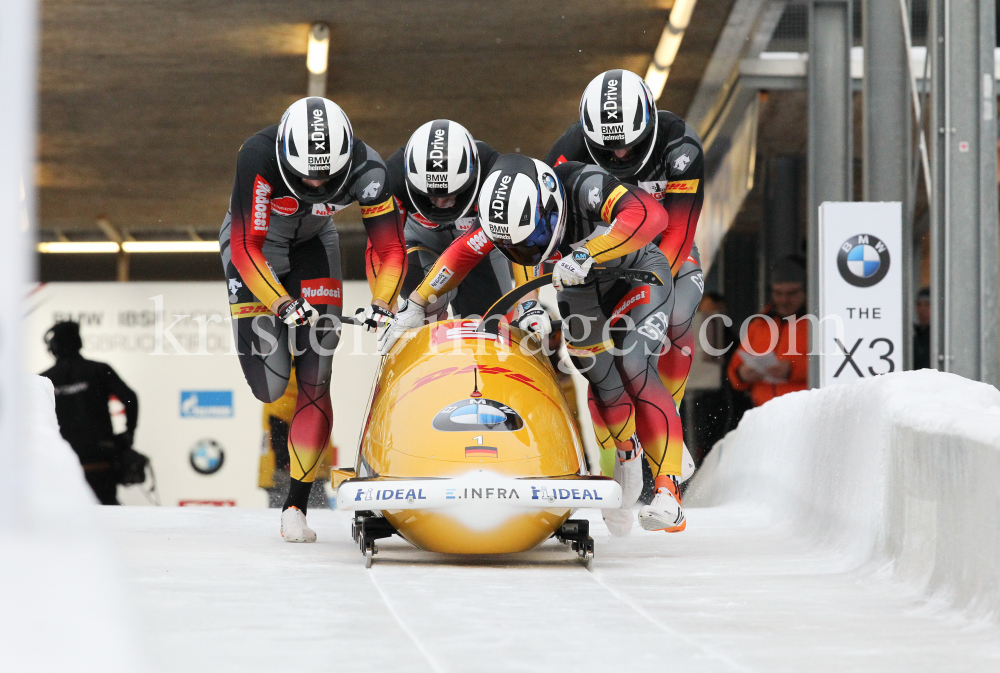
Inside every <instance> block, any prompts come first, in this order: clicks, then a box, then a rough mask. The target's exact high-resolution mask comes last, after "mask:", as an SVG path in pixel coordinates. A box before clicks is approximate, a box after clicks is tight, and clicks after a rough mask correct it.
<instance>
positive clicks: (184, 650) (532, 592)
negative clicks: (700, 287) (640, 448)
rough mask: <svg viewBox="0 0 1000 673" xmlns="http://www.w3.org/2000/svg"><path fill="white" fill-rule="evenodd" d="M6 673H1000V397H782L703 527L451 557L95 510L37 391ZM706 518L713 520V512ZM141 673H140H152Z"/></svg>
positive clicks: (736, 456) (733, 465)
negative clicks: (577, 550) (584, 562)
mask: <svg viewBox="0 0 1000 673" xmlns="http://www.w3.org/2000/svg"><path fill="white" fill-rule="evenodd" d="M27 390H28V393H30V395H31V396H32V400H33V404H32V409H33V416H32V417H31V418H30V419H29V420H30V423H31V425H32V427H34V428H35V431H34V432H35V434H34V437H33V438H32V441H31V444H30V446H29V448H28V461H29V463H30V468H31V469H30V471H29V473H28V475H26V479H25V483H26V485H27V486H28V487H29V488H27V489H26V490H25V492H26V494H27V496H26V500H25V505H26V506H25V507H24V509H23V511H22V513H21V514H22V516H20V517H19V521H20V527H19V528H17V529H15V530H12V531H9V530H0V549H2V552H3V553H2V554H0V582H2V584H0V671H3V672H4V673H6V671H8V670H9V671H17V672H18V673H20V672H21V671H44V672H48V671H53V672H55V671H58V672H60V673H62V672H64V671H73V673H81V672H82V673H89V672H90V671H101V672H102V673H104V672H109V673H112V672H117V671H142V670H152V671H160V672H163V673H168V672H170V673H172V672H174V671H183V672H184V673H188V672H190V673H199V672H202V671H203V672H205V673H208V672H211V673H216V672H220V673H221V672H228V671H231V672H234V673H235V672H240V673H243V672H247V673H253V672H256V671H262V672H263V671H276V670H294V671H297V672H303V673H306V672H311V671H331V670H335V671H340V670H345V671H350V670H362V671H369V670H375V671H407V673H409V672H411V671H414V672H419V671H463V672H464V671H602V672H603V671H618V670H635V671H646V670H651V671H675V670H676V671H684V672H685V673H688V672H700V671H705V672H709V671H711V672H717V671H721V672H727V671H761V672H762V673H763V672H767V673H772V672H779V673H782V672H788V673H802V672H809V673H813V672H818V673H824V672H826V671H830V672H833V671H837V672H838V673H839V672H841V671H863V672H866V671H871V672H872V673H875V672H879V673H882V672H892V671H900V672H904V671H905V672H907V673H909V672H910V671H923V670H939V671H948V672H949V673H950V672H953V671H956V672H961V671H990V672H993V671H998V670H1000V624H998V623H997V614H996V610H995V608H994V606H995V605H996V601H995V598H996V595H997V594H996V587H997V581H998V574H1000V571H998V570H997V569H998V567H1000V563H998V562H997V554H998V550H1000V538H998V536H1000V521H998V517H1000V506H998V502H997V501H998V498H1000V489H998V488H997V484H998V483H1000V392H997V391H996V389H993V388H990V387H988V386H981V385H980V384H974V383H971V382H968V381H964V380H961V379H958V378H957V377H950V376H947V375H943V374H939V373H936V372H916V373H907V374H905V375H903V376H891V377H882V378H880V379H879V380H876V381H865V382H861V383H859V384H855V385H853V386H844V387H838V388H833V389H826V390H821V391H810V392H807V393H800V394H795V395H789V396H785V397H783V398H779V399H777V400H775V401H773V402H771V403H769V404H767V405H765V406H764V407H762V408H760V409H758V410H755V411H753V412H751V413H750V414H748V415H747V416H746V418H745V419H744V422H743V423H742V424H741V426H740V428H739V429H738V430H737V431H735V432H734V433H731V434H730V435H729V436H727V438H726V440H725V443H724V445H723V446H721V447H720V448H719V449H717V450H716V451H715V452H714V454H713V457H712V458H711V460H710V461H709V462H708V463H707V464H706V466H705V469H704V470H703V471H702V473H701V474H700V475H699V476H696V477H695V479H696V481H695V483H694V484H693V485H692V493H691V497H690V498H688V501H687V502H688V505H689V507H688V510H687V511H688V520H689V524H688V529H687V531H685V532H684V533H680V534H675V535H666V534H662V533H647V532H644V531H642V530H640V529H638V526H636V527H635V528H634V529H633V532H632V534H631V536H629V537H628V538H624V539H616V538H611V537H610V536H609V535H608V533H607V530H606V528H605V527H604V525H603V523H602V522H601V521H600V517H599V516H597V515H594V516H592V517H591V523H592V534H593V536H594V538H595V539H596V561H595V569H594V572H592V573H590V572H587V571H586V570H585V569H584V568H583V567H582V566H581V565H580V564H579V563H578V562H577V561H576V560H575V559H574V556H573V555H572V554H571V553H570V552H568V551H566V550H565V548H563V547H562V546H561V545H559V544H558V543H555V542H551V541H550V542H548V543H546V544H545V545H543V546H542V547H540V548H539V549H537V550H535V551H533V552H529V553H525V554H517V555H511V556H492V557H454V556H444V555H438V554H430V553H425V552H420V551H417V550H416V549H414V548H412V547H410V546H409V545H408V544H407V543H405V542H403V541H401V540H398V539H396V540H391V541H382V542H380V544H379V547H380V553H379V554H378V555H377V556H376V557H375V559H376V560H375V565H374V567H373V568H372V569H371V570H366V569H365V568H364V566H363V564H362V561H361V555H360V553H359V552H358V550H357V547H356V545H355V544H354V542H353V541H352V540H351V538H350V534H349V524H350V518H349V514H347V513H345V512H330V511H314V512H312V513H310V514H309V522H310V524H311V525H312V527H313V528H315V529H316V531H317V533H318V535H319V542H317V543H316V544H296V545H293V544H287V543H285V542H283V541H282V540H281V538H280V536H279V535H278V521H279V515H278V512H277V511H276V510H270V511H268V510H251V509H189V508H167V507H164V508H152V507H143V508H125V507H123V508H112V507H105V508H100V507H98V506H96V505H94V504H93V498H92V497H91V496H90V494H89V492H88V491H87V489H86V485H85V484H84V482H83V476H82V473H81V471H80V468H79V465H78V463H77V462H76V458H75V456H74V455H73V454H72V452H71V450H70V449H69V448H68V446H66V445H65V443H64V442H62V441H61V440H60V439H59V437H58V433H57V431H56V429H55V426H54V420H55V419H54V415H53V414H52V413H51V400H52V398H51V387H47V382H43V381H39V380H37V379H33V381H32V382H31V384H30V385H29V387H28V388H27ZM698 505H701V506H698ZM143 664H147V665H146V667H145V668H143Z"/></svg>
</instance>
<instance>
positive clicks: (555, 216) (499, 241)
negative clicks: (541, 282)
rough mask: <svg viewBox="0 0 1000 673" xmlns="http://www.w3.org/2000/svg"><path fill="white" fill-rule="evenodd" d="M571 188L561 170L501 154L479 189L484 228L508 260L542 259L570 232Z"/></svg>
mask: <svg viewBox="0 0 1000 673" xmlns="http://www.w3.org/2000/svg"><path fill="white" fill-rule="evenodd" d="M564 201H565V193H564V191H563V186H562V183H561V182H559V178H557V177H556V173H555V171H553V170H552V169H551V168H549V167H548V166H547V165H545V164H543V163H542V162H541V161H538V160H537V159H530V158H528V157H526V156H522V155H520V154H504V155H501V156H500V157H498V158H497V160H496V162H495V163H494V164H493V167H492V168H491V169H490V174H489V175H487V176H486V180H485V181H484V182H483V188H482V189H481V190H480V191H479V221H480V223H481V224H482V227H483V232H484V233H485V234H486V237H487V238H489V239H490V240H491V241H492V242H493V245H495V246H496V247H497V249H498V250H499V251H500V252H502V253H503V254H504V255H505V256H506V257H507V259H509V260H510V261H512V262H514V263H515V264H521V265H523V266H535V265H537V264H541V263H542V262H544V261H545V260H547V259H548V258H549V257H551V256H552V253H554V252H555V251H556V249H557V248H558V247H559V244H560V243H561V242H562V238H563V234H564V233H565V231H566V206H565V204H564Z"/></svg>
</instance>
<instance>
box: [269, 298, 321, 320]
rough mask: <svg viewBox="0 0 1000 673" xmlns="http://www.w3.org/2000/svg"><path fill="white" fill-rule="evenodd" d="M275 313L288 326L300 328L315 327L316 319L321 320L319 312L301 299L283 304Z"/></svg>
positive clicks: (290, 300)
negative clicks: (305, 326)
mask: <svg viewBox="0 0 1000 673" xmlns="http://www.w3.org/2000/svg"><path fill="white" fill-rule="evenodd" d="M275 313H277V315H278V317H279V318H281V320H282V321H283V322H284V323H285V324H286V325H298V326H299V327H302V326H304V325H315V324H316V319H317V318H319V312H318V311H317V310H316V309H314V308H313V307H312V306H310V305H309V302H307V301H306V300H305V299H302V298H301V297H299V298H298V299H289V300H287V301H284V302H282V303H281V304H280V305H279V306H278V310H277V311H275Z"/></svg>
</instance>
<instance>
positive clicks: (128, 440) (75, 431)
mask: <svg viewBox="0 0 1000 673" xmlns="http://www.w3.org/2000/svg"><path fill="white" fill-rule="evenodd" d="M45 344H46V345H47V346H48V349H49V352H50V353H52V355H53V356H54V357H55V358H56V363H55V365H54V366H53V367H52V368H51V369H48V370H46V371H44V372H42V376H45V377H46V378H48V379H50V380H51V381H52V385H53V387H54V388H55V394H56V418H57V419H58V420H59V432H60V433H61V434H62V436H63V438H64V439H65V440H66V441H67V442H69V445H70V446H71V447H73V450H74V451H76V455H77V456H78V457H79V458H80V464H81V465H83V473H84V476H85V477H86V479H87V483H88V484H90V488H91V489H93V491H94V495H96V496H97V499H98V500H99V501H100V502H101V504H102V505H117V504H119V503H118V488H117V487H118V484H119V483H123V484H124V483H141V482H142V481H143V480H144V479H145V468H146V463H148V462H149V459H147V458H146V457H145V456H143V455H142V454H139V453H136V452H135V451H133V450H132V438H133V436H134V435H135V426H136V423H137V421H138V419H139V400H138V399H137V398H136V396H135V392H133V391H132V389H131V388H129V387H128V386H127V385H125V382H124V381H122V380H121V378H119V376H118V374H116V373H115V370H114V369H112V368H111V367H110V366H109V365H106V364H104V363H103V362H94V361H92V360H86V359H84V358H83V356H81V355H80V349H81V348H83V341H82V340H81V339H80V325H79V324H78V323H75V322H59V323H56V324H55V325H54V326H53V327H52V328H51V329H50V330H49V331H48V332H46V333H45ZM112 395H114V396H115V397H117V398H118V400H119V401H121V403H122V405H123V406H124V407H125V426H126V429H125V432H124V433H122V434H120V435H116V434H114V431H113V430H112V426H111V411H110V409H109V408H108V400H109V398H110V397H111V396H112Z"/></svg>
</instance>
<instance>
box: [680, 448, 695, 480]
mask: <svg viewBox="0 0 1000 673" xmlns="http://www.w3.org/2000/svg"><path fill="white" fill-rule="evenodd" d="M681 446H682V447H683V454H682V456H681V478H680V479H678V480H677V481H678V483H681V484H683V483H684V482H685V481H687V480H688V479H690V478H691V477H693V476H694V469H695V467H694V458H692V457H691V452H690V451H688V447H687V444H681Z"/></svg>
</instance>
